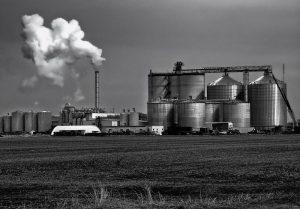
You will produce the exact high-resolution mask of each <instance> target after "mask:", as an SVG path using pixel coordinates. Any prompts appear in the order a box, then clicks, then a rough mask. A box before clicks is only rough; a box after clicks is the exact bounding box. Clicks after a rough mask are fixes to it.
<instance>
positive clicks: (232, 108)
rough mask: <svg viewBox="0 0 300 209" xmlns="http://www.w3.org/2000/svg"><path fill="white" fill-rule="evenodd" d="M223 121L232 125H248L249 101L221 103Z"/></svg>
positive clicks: (244, 126)
mask: <svg viewBox="0 0 300 209" xmlns="http://www.w3.org/2000/svg"><path fill="white" fill-rule="evenodd" d="M223 121H224V122H232V123H233V126H234V127H243V128H246V127H250V103H246V102H228V103H224V104H223Z"/></svg>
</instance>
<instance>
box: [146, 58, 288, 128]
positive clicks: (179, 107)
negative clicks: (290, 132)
mask: <svg viewBox="0 0 300 209" xmlns="http://www.w3.org/2000/svg"><path fill="white" fill-rule="evenodd" d="M182 66H183V63H182V62H177V63H176V64H175V67H174V69H173V71H172V72H164V73H162V72H158V73H154V72H152V71H151V70H150V73H149V75H148V103H147V112H148V123H149V125H151V126H156V125H159V126H164V128H165V129H181V128H191V129H192V130H194V131H199V130H201V128H210V127H211V124H212V123H218V122H232V123H233V126H234V128H235V129H238V130H240V131H241V132H248V131H249V130H251V129H253V128H255V129H259V130H270V129H274V128H279V129H282V128H284V127H286V125H287V107H288V108H289V112H290V114H291V117H292V118H294V114H293V111H292V110H291V108H290V105H289V103H288V100H287V98H286V83H284V82H283V81H279V80H277V79H276V78H275V76H274V75H273V73H272V67H271V66H269V65H267V66H236V67H207V68H199V69H182ZM251 72H262V73H263V75H262V76H261V77H259V78H257V79H256V80H254V81H252V82H250V81H249V73H251ZM208 73H223V75H222V76H221V77H220V78H218V79H217V80H215V81H213V82H211V83H209V84H208V85H207V86H206V84H205V80H206V79H205V76H206V74H208ZM230 73H242V74H243V82H239V81H236V80H234V79H233V78H231V77H230V75H229V74H230ZM205 90H206V91H205ZM205 92H207V94H206V95H205Z"/></svg>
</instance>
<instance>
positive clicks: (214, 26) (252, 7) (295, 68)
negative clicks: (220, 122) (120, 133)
mask: <svg viewBox="0 0 300 209" xmlns="http://www.w3.org/2000/svg"><path fill="white" fill-rule="evenodd" d="M35 13H37V14H39V15H41V16H42V17H44V19H45V25H46V26H49V24H50V23H51V21H52V20H53V19H55V18H57V17H62V18H64V19H67V20H71V19H76V20H78V21H79V23H80V25H81V28H82V30H83V31H84V32H85V39H86V40H88V41H90V42H91V43H93V44H94V45H96V46H98V47H99V48H101V49H103V56H104V57H105V58H106V61H105V62H104V63H103V70H102V71H101V73H100V76H101V84H100V85H101V101H100V103H101V104H102V105H103V106H105V107H106V110H111V109H112V108H113V107H114V108H115V109H116V110H120V109H122V108H132V107H135V108H136V109H137V110H139V111H143V112H146V103H147V74H148V72H149V69H153V71H157V72H158V71H168V70H171V69H172V67H173V63H174V62H176V61H177V60H182V61H183V62H184V63H185V67H186V68H189V67H201V66H228V65H261V64H263V65H265V64H271V65H273V69H274V71H275V73H276V75H277V77H278V78H280V79H281V78H282V74H281V72H282V70H281V69H282V63H285V65H286V76H285V78H286V81H287V82H288V97H289V99H290V101H291V104H292V106H293V108H294V110H295V113H296V116H297V118H299V117H300V96H299V89H300V82H299V81H300V73H299V70H300V56H299V55H300V1H299V0H285V1H283V0H251V1H250V0H249V1H241V0H185V1H182V0H181V1H180V0H159V1H158V0H64V1H61V0H43V1H41V0H1V7H0V94H1V99H0V113H1V114H4V113H6V112H9V111H12V110H15V109H21V110H31V109H32V110H51V111H53V112H55V113H57V112H58V111H59V110H60V108H61V107H62V105H63V104H64V103H65V102H67V101H68V102H71V103H73V104H74V105H76V106H77V107H82V106H93V104H94V99H93V98H94V86H93V81H94V80H93V76H94V72H93V69H92V67H91V66H90V64H89V62H88V60H81V61H79V62H77V63H76V65H75V66H74V68H75V69H76V71H77V72H78V73H79V74H80V80H79V82H75V81H74V79H72V77H68V78H67V80H66V82H65V86H64V87H63V88H61V87H59V86H54V85H52V81H50V80H48V79H46V78H43V79H39V81H38V83H37V84H36V86H35V87H34V88H22V87H21V83H22V81H23V80H24V79H25V78H28V77H30V76H32V75H34V74H35V73H36V68H35V65H34V64H33V63H32V61H30V60H27V59H25V58H23V56H22V53H21V51H20V48H21V45H22V39H21V37H20V33H21V31H22V27H21V17H22V16H23V15H25V14H27V15H30V14H35ZM218 76H219V75H214V76H211V75H210V76H209V78H208V79H207V80H208V81H212V80H213V79H215V78H217V77H218ZM257 76H259V75H252V76H251V79H255V77H257ZM233 77H235V78H239V75H234V76H233ZM77 85H79V86H80V87H81V88H82V90H83V94H84V96H85V97H86V99H85V100H83V101H81V102H75V101H73V100H74V99H73V94H74V92H75V90H76V88H77Z"/></svg>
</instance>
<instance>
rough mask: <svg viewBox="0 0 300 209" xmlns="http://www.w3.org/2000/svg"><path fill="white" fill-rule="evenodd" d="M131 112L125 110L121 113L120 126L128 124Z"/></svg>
mask: <svg viewBox="0 0 300 209" xmlns="http://www.w3.org/2000/svg"><path fill="white" fill-rule="evenodd" d="M128 121H129V114H128V113H126V112H123V113H121V114H120V126H128Z"/></svg>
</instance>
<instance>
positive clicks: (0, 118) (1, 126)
mask: <svg viewBox="0 0 300 209" xmlns="http://www.w3.org/2000/svg"><path fill="white" fill-rule="evenodd" d="M2 133H4V131H3V117H0V134H2Z"/></svg>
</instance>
